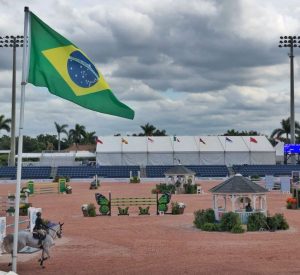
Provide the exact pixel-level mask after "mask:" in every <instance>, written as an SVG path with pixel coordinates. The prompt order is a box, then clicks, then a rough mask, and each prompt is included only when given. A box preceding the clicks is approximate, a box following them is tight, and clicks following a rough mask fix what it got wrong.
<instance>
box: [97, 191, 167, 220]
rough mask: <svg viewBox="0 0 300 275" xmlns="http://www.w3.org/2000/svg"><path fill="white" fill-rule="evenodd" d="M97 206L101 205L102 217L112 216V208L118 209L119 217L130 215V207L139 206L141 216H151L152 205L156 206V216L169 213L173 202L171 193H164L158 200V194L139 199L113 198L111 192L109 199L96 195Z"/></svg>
mask: <svg viewBox="0 0 300 275" xmlns="http://www.w3.org/2000/svg"><path fill="white" fill-rule="evenodd" d="M95 198H96V201H97V204H98V205H100V207H99V212H100V214H101V215H109V216H111V215H112V207H118V210H119V214H118V215H119V216H120V215H129V207H131V206H137V207H138V209H139V215H150V213H149V210H150V206H151V205H156V215H159V214H160V213H161V212H163V213H166V212H167V211H168V204H169V202H170V200H171V194H170V193H164V194H162V195H161V196H160V198H158V194H156V196H155V197H147V198H145V197H138V198H136V197H135V198H129V197H128V198H112V195H111V193H110V192H109V198H108V199H107V198H106V197H105V196H103V195H102V194H100V193H96V194H95Z"/></svg>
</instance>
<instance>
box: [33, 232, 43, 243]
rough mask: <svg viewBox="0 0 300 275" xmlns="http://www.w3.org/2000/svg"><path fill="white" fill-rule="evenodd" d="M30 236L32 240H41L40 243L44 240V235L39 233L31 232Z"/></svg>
mask: <svg viewBox="0 0 300 275" xmlns="http://www.w3.org/2000/svg"><path fill="white" fill-rule="evenodd" d="M32 236H33V238H34V239H37V240H42V241H43V240H45V238H46V234H40V233H39V232H35V231H33V232H32Z"/></svg>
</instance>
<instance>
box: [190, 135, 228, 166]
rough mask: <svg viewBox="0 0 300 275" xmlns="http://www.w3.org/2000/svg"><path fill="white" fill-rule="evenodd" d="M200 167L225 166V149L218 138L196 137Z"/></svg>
mask: <svg viewBox="0 0 300 275" xmlns="http://www.w3.org/2000/svg"><path fill="white" fill-rule="evenodd" d="M195 142H196V144H197V146H198V148H199V153H200V165H224V147H223V146H222V143H221V142H220V140H219V138H218V137H217V136H196V137H195Z"/></svg>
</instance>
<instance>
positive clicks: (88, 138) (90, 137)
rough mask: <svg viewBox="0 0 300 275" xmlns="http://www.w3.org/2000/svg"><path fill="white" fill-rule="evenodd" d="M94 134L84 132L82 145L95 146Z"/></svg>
mask: <svg viewBox="0 0 300 275" xmlns="http://www.w3.org/2000/svg"><path fill="white" fill-rule="evenodd" d="M95 134H96V132H86V133H85V135H84V140H83V143H84V144H95V143H96V136H95Z"/></svg>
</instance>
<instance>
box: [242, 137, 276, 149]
mask: <svg viewBox="0 0 300 275" xmlns="http://www.w3.org/2000/svg"><path fill="white" fill-rule="evenodd" d="M241 138H242V139H243V140H244V142H245V143H246V145H247V147H248V148H249V149H250V151H252V152H270V151H273V152H274V148H273V146H272V144H271V143H270V142H269V140H268V139H267V138H266V137H265V136H242V137H241ZM251 138H252V140H254V141H255V140H256V141H257V142H256V143H255V142H251V141H250V140H251Z"/></svg>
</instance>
